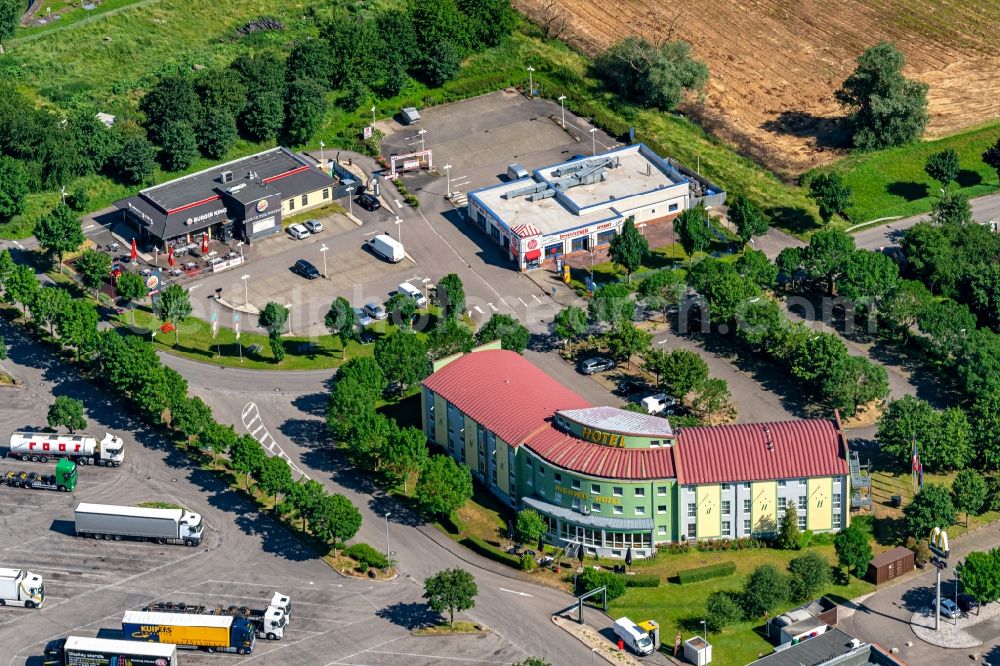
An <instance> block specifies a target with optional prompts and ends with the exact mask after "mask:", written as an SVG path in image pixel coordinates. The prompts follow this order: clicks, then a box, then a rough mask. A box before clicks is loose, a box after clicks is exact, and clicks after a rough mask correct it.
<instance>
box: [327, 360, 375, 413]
mask: <svg viewBox="0 0 1000 666" xmlns="http://www.w3.org/2000/svg"><path fill="white" fill-rule="evenodd" d="M346 381H356V382H357V383H358V384H359V385H360V386H361V387H362V388H363V389H364V391H365V393H366V395H367V396H368V398H369V399H370V400H371V401H372V404H374V403H375V401H376V400H378V399H379V398H381V397H382V392H383V391H384V390H385V387H386V383H387V382H386V379H385V372H383V370H382V366H380V365H379V364H378V361H376V360H375V359H374V358H372V357H370V356H362V357H360V358H352V359H351V360H350V361H348V362H347V363H345V364H344V365H342V366H340V368H339V369H338V370H337V382H338V383H340V382H346ZM334 388H336V385H334Z"/></svg>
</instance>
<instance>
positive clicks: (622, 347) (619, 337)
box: [494, 315, 653, 368]
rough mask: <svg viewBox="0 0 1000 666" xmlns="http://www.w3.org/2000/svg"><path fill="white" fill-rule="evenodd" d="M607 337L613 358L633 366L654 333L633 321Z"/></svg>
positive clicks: (609, 351) (609, 350)
mask: <svg viewBox="0 0 1000 666" xmlns="http://www.w3.org/2000/svg"><path fill="white" fill-rule="evenodd" d="M494 316H495V315H494ZM605 339H606V340H607V345H608V353H609V354H610V355H611V358H613V359H615V360H616V361H618V362H619V363H620V362H621V361H625V362H626V363H627V364H628V367H629V368H631V367H632V356H633V354H639V353H641V352H643V351H644V350H647V349H649V345H650V343H652V341H653V334H652V333H650V332H649V331H644V330H643V329H641V328H638V327H637V326H636V325H635V324H633V323H632V322H625V323H624V324H622V325H621V326H619V327H618V328H615V329H614V330H612V331H611V332H610V333H608V334H607V336H605Z"/></svg>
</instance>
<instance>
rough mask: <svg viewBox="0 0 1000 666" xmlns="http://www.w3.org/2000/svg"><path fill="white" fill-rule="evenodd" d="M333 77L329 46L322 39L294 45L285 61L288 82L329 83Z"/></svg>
mask: <svg viewBox="0 0 1000 666" xmlns="http://www.w3.org/2000/svg"><path fill="white" fill-rule="evenodd" d="M332 75H333V62H332V59H331V54H330V45H329V44H328V43H327V42H326V40H324V39H311V38H307V39H304V40H301V41H298V42H296V43H295V45H294V46H293V47H292V50H291V52H289V54H288V60H286V61H285V78H286V79H287V80H288V81H296V80H309V79H312V80H314V81H317V82H320V81H329V80H330V77H331V76H332Z"/></svg>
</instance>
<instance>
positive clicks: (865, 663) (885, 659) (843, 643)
mask: <svg viewBox="0 0 1000 666" xmlns="http://www.w3.org/2000/svg"><path fill="white" fill-rule="evenodd" d="M750 666H906V662H905V661H902V660H901V659H899V658H897V657H895V656H893V655H892V653H890V652H889V651H887V650H886V649H885V648H883V647H881V646H880V645H878V644H877V643H864V642H862V641H860V640H858V639H857V638H854V637H853V636H851V635H850V634H847V633H845V632H843V631H841V630H840V629H836V628H834V629H830V630H829V631H827V632H826V633H823V634H820V635H819V636H816V637H815V638H810V639H808V640H804V641H801V642H799V643H796V644H794V645H790V646H789V647H787V648H784V649H780V650H778V651H776V652H773V653H771V654H769V655H767V656H766V657H761V658H760V659H758V660H757V661H753V662H750Z"/></svg>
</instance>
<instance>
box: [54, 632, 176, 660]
mask: <svg viewBox="0 0 1000 666" xmlns="http://www.w3.org/2000/svg"><path fill="white" fill-rule="evenodd" d="M45 657H46V659H47V662H46V663H53V662H54V663H58V664H62V666H177V646H176V645H171V644H170V643H140V642H139V641H116V640H111V639H108V638H85V637H83V636H70V637H69V638H67V639H65V640H63V641H59V642H57V643H56V644H55V645H52V646H51V647H48V648H46V649H45Z"/></svg>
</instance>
